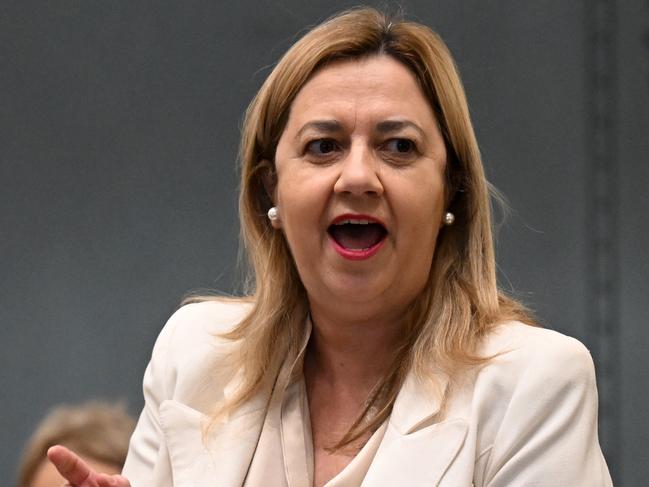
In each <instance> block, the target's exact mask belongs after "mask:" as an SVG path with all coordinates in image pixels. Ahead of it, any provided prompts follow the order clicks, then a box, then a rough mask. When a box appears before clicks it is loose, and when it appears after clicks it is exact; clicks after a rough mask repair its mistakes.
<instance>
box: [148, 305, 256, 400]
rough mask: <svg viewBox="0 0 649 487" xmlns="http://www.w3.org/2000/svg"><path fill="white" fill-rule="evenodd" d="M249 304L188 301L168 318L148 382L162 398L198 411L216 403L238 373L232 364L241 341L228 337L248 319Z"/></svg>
mask: <svg viewBox="0 0 649 487" xmlns="http://www.w3.org/2000/svg"><path fill="white" fill-rule="evenodd" d="M250 306H251V305H250V303H249V302H246V301H244V300H240V301H239V300H233V299H223V300H221V299H214V300H209V301H203V302H200V303H192V304H188V305H185V306H183V307H181V308H180V309H178V310H177V311H176V312H175V313H174V314H173V315H172V316H171V317H170V318H169V320H168V321H167V323H166V324H165V326H164V327H163V329H162V331H161V332H160V335H159V336H158V339H157V340H156V344H155V346H154V348H153V353H152V356H151V361H150V364H149V370H150V372H151V373H150V374H149V375H150V379H149V380H150V382H151V386H152V387H154V388H156V389H158V390H160V391H161V397H160V399H174V400H177V401H179V402H182V403H184V404H187V405H189V406H191V407H194V408H196V409H199V410H203V409H206V408H208V406H210V405H212V404H213V401H214V398H215V397H218V396H219V395H220V394H221V392H222V389H223V387H225V385H226V384H227V382H228V381H229V380H230V379H231V378H232V375H233V373H234V371H232V370H230V368H229V367H228V365H229V354H230V353H231V352H232V351H234V350H235V347H236V342H234V341H232V340H229V339H226V338H224V337H223V335H224V334H225V333H227V332H229V331H231V330H232V329H233V328H234V327H235V326H236V325H237V324H238V323H240V322H241V320H243V319H244V318H245V316H246V315H247V313H248V311H249V309H250ZM146 380H147V378H146V377H145V382H146ZM145 385H146V384H145Z"/></svg>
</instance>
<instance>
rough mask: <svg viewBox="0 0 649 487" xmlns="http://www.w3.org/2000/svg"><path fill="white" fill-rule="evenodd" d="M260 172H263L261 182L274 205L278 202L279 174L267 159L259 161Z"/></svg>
mask: <svg viewBox="0 0 649 487" xmlns="http://www.w3.org/2000/svg"><path fill="white" fill-rule="evenodd" d="M259 170H260V171H261V182H262V184H263V185H264V189H265V190H266V194H267V195H268V198H270V201H271V202H272V203H273V205H274V204H275V203H276V201H277V194H276V191H277V174H276V173H275V168H274V167H273V163H272V162H270V161H269V160H267V159H263V160H261V161H259Z"/></svg>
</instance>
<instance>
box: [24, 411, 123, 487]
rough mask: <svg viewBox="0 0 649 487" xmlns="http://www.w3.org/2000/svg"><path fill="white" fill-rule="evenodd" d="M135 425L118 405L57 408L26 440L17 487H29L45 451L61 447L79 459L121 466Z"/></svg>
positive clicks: (44, 457)
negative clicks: (77, 455) (73, 452)
mask: <svg viewBox="0 0 649 487" xmlns="http://www.w3.org/2000/svg"><path fill="white" fill-rule="evenodd" d="M134 428H135V421H134V420H133V418H132V417H131V416H129V414H128V413H127V412H126V410H125V408H124V407H123V406H121V405H111V404H105V403H101V402H96V401H91V402H87V403H85V404H80V405H78V406H59V407H57V408H55V409H53V410H52V411H51V412H50V413H49V414H48V415H47V416H46V417H45V418H44V419H43V420H42V421H41V422H40V424H39V425H38V427H37V428H36V431H35V432H34V433H33V434H32V436H31V438H30V439H29V441H28V443H27V445H26V447H25V450H24V452H23V455H22V460H21V462H20V467H19V477H18V478H19V480H18V486H19V487H29V486H30V485H31V484H32V481H33V480H34V475H35V474H36V471H37V470H38V467H39V466H40V464H41V463H42V462H43V461H44V460H45V459H46V458H47V450H48V449H49V448H50V447H51V446H54V445H63V446H65V447H67V448H70V449H71V450H74V451H75V452H76V453H78V454H79V455H81V456H82V457H85V458H88V459H92V460H96V461H99V462H102V463H105V464H108V465H114V466H115V467H118V468H119V469H120V470H121V468H122V467H123V466H124V461H125V460H126V453H127V451H128V443H129V440H130V438H131V434H132V433H133V429H134Z"/></svg>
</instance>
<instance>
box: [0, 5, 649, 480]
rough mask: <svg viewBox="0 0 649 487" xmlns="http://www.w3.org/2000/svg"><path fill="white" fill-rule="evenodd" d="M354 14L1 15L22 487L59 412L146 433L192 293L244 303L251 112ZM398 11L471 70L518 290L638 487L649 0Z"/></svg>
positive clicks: (82, 9)
mask: <svg viewBox="0 0 649 487" xmlns="http://www.w3.org/2000/svg"><path fill="white" fill-rule="evenodd" d="M370 3H372V2H370ZM383 4H385V2H381V3H380V5H383ZM352 5H354V3H353V2H345V1H336V2H331V1H323V0H318V1H312V2H308V5H307V4H306V3H305V2H298V1H296V0H290V1H288V0H284V1H274V2H270V1H259V2H251V1H244V2H237V3H235V2H212V1H187V2H168V1H158V2H138V1H111V2H103V1H97V0H95V1H91V0H88V1H80V0H77V1H70V0H67V1H66V0H60V1H56V2H46V1H40V2H33V1H21V2H17V1H5V2H2V3H1V4H0V66H1V70H0V148H1V151H0V337H1V339H0V370H1V371H2V372H1V375H0V388H1V390H2V391H3V398H4V399H3V400H2V402H1V404H0V431H1V433H0V434H1V435H2V437H1V438H0V471H2V472H8V473H9V474H8V475H9V478H11V476H12V475H13V472H14V468H15V465H16V462H17V459H18V456H19V452H20V448H22V445H23V444H24V442H25V440H26V438H27V437H28V435H29V434H30V432H31V430H32V428H33V426H34V425H35V423H36V422H37V421H38V420H39V419H40V418H41V417H42V416H43V415H44V414H45V413H46V411H47V410H48V409H49V408H50V407H52V406H53V405H55V404H58V403H60V402H76V401H79V400H83V399H86V398H95V397H102V398H106V399H111V400H112V399H119V398H123V399H126V400H127V401H128V403H129V405H130V408H131V410H132V411H133V412H134V413H137V412H138V410H139V408H140V407H141V405H142V398H141V386H140V383H141V376H142V373H143V370H144V367H145V365H146V362H147V360H148V356H149V354H150V350H151V347H152V345H153V341H154V339H155V337H156V335H157V333H158V331H159V330H160V328H161V326H162V325H163V323H164V321H165V320H166V318H167V317H168V316H169V315H170V314H171V313H172V312H173V311H174V309H175V308H176V307H177V305H178V303H179V301H180V299H181V297H182V296H183V294H184V293H186V292H187V291H190V290H193V289H197V288H212V289H214V288H216V289H220V290H223V291H228V290H232V289H235V288H236V283H237V279H238V277H237V276H238V272H237V232H238V226H237V218H236V186H237V179H236V168H235V160H236V148H237V139H238V133H239V125H240V121H241V118H242V113H243V111H244V109H245V107H246V105H247V103H248V101H249V100H250V98H251V97H252V96H253V94H254V93H255V91H256V89H257V88H258V87H259V86H260V84H261V82H262V81H263V79H264V77H265V75H266V74H268V72H269V69H270V66H271V65H272V63H273V62H274V61H275V60H276V59H277V58H278V57H279V56H280V55H281V53H282V52H283V51H284V50H285V49H286V48H287V47H288V46H289V45H290V44H291V42H292V40H294V39H295V36H296V35H297V34H298V33H299V32H301V31H302V30H303V29H304V28H305V27H306V26H308V25H311V24H314V23H316V22H318V21H320V20H322V19H323V18H325V17H327V16H328V15H330V14H332V13H334V12H335V11H337V10H339V9H341V8H343V7H349V6H352ZM402 5H403V9H404V10H405V12H406V13H407V14H409V15H410V16H412V17H414V18H416V19H418V20H420V21H422V22H424V23H426V24H428V25H430V26H432V27H433V28H434V29H436V30H437V31H438V32H439V33H440V34H441V35H442V37H443V38H444V39H445V40H446V41H447V43H448V45H449V47H450V48H451V51H452V52H453V53H454V55H455V57H456V60H457V63H458V65H459V68H460V71H461V73H462V75H463V79H464V82H465V85H466V89H467V93H468V97H469V102H470V105H471V109H472V114H473V118H474V122H475V128H476V131H477V134H478V139H479V141H480V144H481V149H482V152H483V155H484V160H485V165H486V167H487V171H488V174H489V177H490V178H491V180H492V182H493V183H494V184H495V185H496V186H497V187H498V188H500V189H501V190H502V191H503V192H504V194H505V195H506V196H507V197H508V199H509V202H510V205H511V207H512V209H513V211H512V213H511V214H510V215H509V217H508V218H507V219H506V220H505V221H504V223H502V224H501V225H500V226H499V232H498V255H499V264H500V277H501V282H502V285H503V286H504V287H505V288H506V289H508V290H510V291H513V292H515V294H516V295H517V296H518V297H520V298H521V299H523V300H524V301H525V302H526V303H528V304H529V305H530V306H531V307H532V308H533V309H534V310H535V311H536V313H537V315H538V316H539V318H540V319H541V320H542V322H543V323H544V324H545V325H546V326H547V327H550V328H554V329H557V330H560V331H562V332H564V333H568V334H570V335H573V336H576V337H578V338H579V339H581V340H582V341H584V342H585V343H586V344H587V345H588V346H589V348H590V349H591V351H592V353H593V356H594V358H595V360H596V365H597V368H598V374H599V381H600V397H601V419H600V421H601V431H600V435H601V440H602V443H603V446H604V448H605V453H606V456H607V458H608V460H609V464H610V467H611V470H612V472H613V475H614V477H615V479H616V480H617V482H616V485H628V486H635V485H643V482H644V481H645V479H646V478H647V477H649V463H648V462H646V461H643V460H646V459H645V458H643V456H642V455H643V454H642V453H641V452H642V450H643V448H644V447H646V445H647V443H648V442H649V431H648V425H649V411H648V410H647V408H646V406H645V404H646V402H647V400H648V399H649V397H648V391H647V383H648V378H649V377H648V375H649V374H648V372H649V360H648V359H647V356H646V350H647V349H649V331H647V328H646V326H645V325H646V323H647V317H648V316H647V315H648V313H647V311H648V305H647V276H649V260H648V259H647V249H649V224H648V222H647V217H646V215H647V209H648V208H649V197H648V196H647V194H648V189H649V165H648V162H649V161H648V160H647V159H648V158H647V153H648V152H649V142H648V141H649V138H648V137H647V128H648V126H649V102H648V97H647V94H648V92H649V55H648V54H649V41H648V40H647V39H649V3H647V2H646V1H641V0H637V1H632V0H629V1H623V2H613V1H609V0H593V1H586V0H584V1H583V2H562V1H559V0H555V1H549V0H548V1H535V2H520V1H514V0H508V1H505V0H503V1H500V2H481V1H478V0H465V1H462V2H456V1H450V0H439V1H410V2H403V4H402ZM501 220H502V219H501ZM6 475H7V474H5V476H6Z"/></svg>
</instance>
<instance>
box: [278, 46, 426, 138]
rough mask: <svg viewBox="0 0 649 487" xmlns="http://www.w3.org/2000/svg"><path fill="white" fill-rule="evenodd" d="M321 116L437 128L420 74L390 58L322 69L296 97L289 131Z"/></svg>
mask: <svg viewBox="0 0 649 487" xmlns="http://www.w3.org/2000/svg"><path fill="white" fill-rule="evenodd" d="M319 117H333V118H336V119H338V120H341V121H345V120H346V119H352V118H353V119H354V121H355V122H357V121H363V120H365V119H372V120H373V121H375V119H377V118H388V117H405V118H409V119H414V121H416V122H417V123H419V124H421V125H428V124H431V123H432V124H435V117H434V114H433V110H432V108H431V106H430V103H429V102H428V100H427V99H426V97H425V96H424V94H423V92H422V91H421V88H420V87H419V84H418V83H417V80H416V78H415V76H414V74H413V73H412V72H411V71H410V69H408V68H407V67H406V66H405V65H403V64H402V63H401V62H399V61H397V60H396V59H394V58H392V57H390V56H387V55H377V56H371V57H368V58H362V59H354V60H344V61H336V62H333V63H331V64H329V65H326V66H325V67H323V68H322V69H320V70H319V71H317V72H316V73H315V74H314V75H313V76H312V77H311V79H310V80H309V81H307V83H305V85H304V86H303V87H302V89H301V90H300V91H299V92H298V94H297V96H296V97H295V100H294V101H293V103H292V106H291V112H290V116H289V127H287V129H290V125H294V124H296V123H304V122H305V121H307V119H311V118H319Z"/></svg>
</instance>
